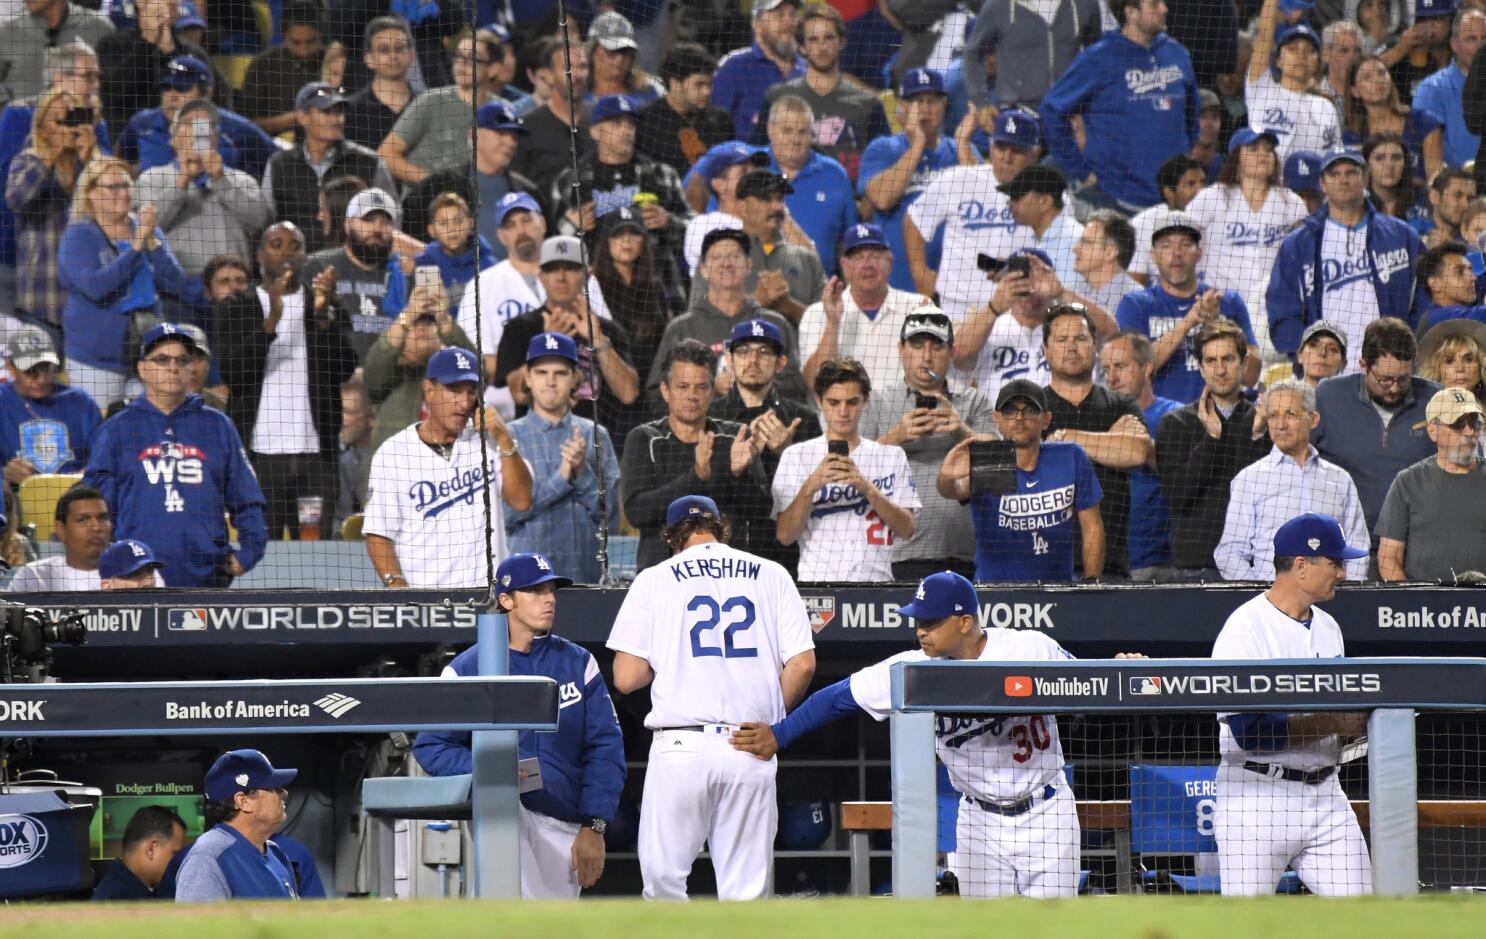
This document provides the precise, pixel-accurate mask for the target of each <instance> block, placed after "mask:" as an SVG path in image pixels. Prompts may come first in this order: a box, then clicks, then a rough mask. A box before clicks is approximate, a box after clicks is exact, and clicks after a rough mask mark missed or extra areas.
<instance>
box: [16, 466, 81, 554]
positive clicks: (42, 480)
mask: <svg viewBox="0 0 1486 939" xmlns="http://www.w3.org/2000/svg"><path fill="white" fill-rule="evenodd" d="M82 478H83V474H82V473H37V474H36V475H35V476H32V477H31V478H30V479H28V480H26V481H25V482H23V483H21V495H20V507H21V520H20V524H21V525H35V526H36V537H37V539H38V540H41V541H50V540H51V537H52V516H53V514H54V513H55V512H56V510H57V500H58V499H60V498H62V494H63V493H64V492H66V491H67V490H69V489H71V488H72V487H73V486H75V485H77V484H78V483H80V482H82Z"/></svg>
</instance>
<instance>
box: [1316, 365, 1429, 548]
mask: <svg viewBox="0 0 1486 939" xmlns="http://www.w3.org/2000/svg"><path fill="white" fill-rule="evenodd" d="M1409 382H1410V385H1409V390H1408V393H1407V395H1406V396H1405V398H1404V402H1405V403H1404V407H1403V410H1401V411H1399V412H1398V413H1396V414H1394V415H1393V419H1392V420H1391V421H1389V422H1388V423H1387V424H1386V425H1385V424H1384V423H1383V419H1382V417H1380V416H1379V415H1378V409H1377V408H1375V407H1373V404H1372V400H1371V399H1370V398H1369V397H1368V395H1367V386H1366V385H1364V384H1363V381H1362V374H1361V373H1360V372H1359V373H1354V374H1352V375H1338V376H1337V377H1335V378H1327V379H1325V380H1323V381H1322V382H1321V384H1319V385H1317V386H1316V410H1317V411H1318V412H1319V413H1320V415H1321V423H1320V425H1319V426H1317V427H1316V429H1315V431H1313V432H1312V433H1311V443H1312V444H1314V445H1315V448H1316V450H1317V451H1318V452H1319V453H1320V454H1321V456H1322V457H1323V458H1324V459H1327V460H1330V461H1331V462H1333V463H1335V464H1336V465H1337V466H1340V467H1341V468H1342V469H1344V470H1346V471H1347V473H1348V475H1350V476H1351V477H1352V482H1353V483H1354V484H1356V486H1357V498H1358V500H1359V501H1360V502H1361V503H1362V514H1363V515H1364V516H1366V518H1367V530H1368V531H1372V530H1373V529H1374V528H1375V527H1376V526H1377V523H1378V513H1379V512H1381V511H1382V509H1383V499H1384V497H1386V496H1387V495H1388V487H1389V486H1391V485H1393V477H1395V476H1397V475H1398V474H1399V473H1400V472H1401V471H1403V470H1404V469H1407V468H1408V467H1410V466H1413V465H1414V464H1415V463H1417V462H1419V461H1420V460H1422V459H1424V458H1425V457H1432V456H1434V452H1435V447H1434V442H1433V441H1431V440H1430V439H1429V431H1428V430H1427V429H1426V421H1425V414H1424V409H1425V408H1426V407H1427V406H1428V404H1429V399H1430V398H1432V397H1434V393H1435V392H1436V391H1439V390H1440V386H1439V385H1437V384H1435V383H1434V382H1432V381H1425V380H1424V379H1422V378H1411V379H1409Z"/></svg>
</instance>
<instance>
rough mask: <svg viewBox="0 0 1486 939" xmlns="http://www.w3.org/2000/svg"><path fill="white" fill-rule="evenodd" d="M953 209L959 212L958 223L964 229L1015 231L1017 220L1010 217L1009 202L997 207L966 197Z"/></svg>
mask: <svg viewBox="0 0 1486 939" xmlns="http://www.w3.org/2000/svg"><path fill="white" fill-rule="evenodd" d="M955 211H957V212H959V214H960V224H961V225H962V226H963V227H964V228H965V230H966V231H993V230H995V231H1000V230H1004V231H1008V232H1011V231H1016V225H1017V222H1016V219H1015V218H1012V215H1011V205H1010V204H1009V203H1007V204H1005V205H1003V206H1002V207H1001V208H999V209H998V208H996V207H995V206H994V205H992V206H987V205H986V204H985V203H984V202H981V201H980V200H979V199H966V200H965V201H964V202H961V203H960V204H959V205H958V206H957V207H956V208H955Z"/></svg>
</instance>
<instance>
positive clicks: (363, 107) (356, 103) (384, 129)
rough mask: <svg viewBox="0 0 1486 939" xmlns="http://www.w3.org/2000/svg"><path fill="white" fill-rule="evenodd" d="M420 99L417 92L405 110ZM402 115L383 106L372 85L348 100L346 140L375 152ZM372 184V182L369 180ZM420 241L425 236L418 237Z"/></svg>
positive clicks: (404, 106) (409, 100)
mask: <svg viewBox="0 0 1486 939" xmlns="http://www.w3.org/2000/svg"><path fill="white" fill-rule="evenodd" d="M416 97H418V94H417V92H414V93H413V97H412V98H409V99H408V101H407V104H404V105H403V108H405V109H406V108H407V106H408V104H412V103H413V98H416ZM399 113H401V112H398V111H394V110H392V109H391V108H389V107H387V105H385V104H383V103H382V102H381V101H380V100H379V99H378V98H377V96H376V95H374V94H372V88H371V85H367V86H366V87H365V88H362V89H361V90H360V91H357V92H355V93H354V94H352V95H350V96H349V97H347V98H346V139H347V140H350V141H351V142H352V143H359V144H361V145H362V146H363V147H366V148H367V149H369V150H375V149H377V148H378V147H380V146H381V145H382V140H383V139H384V138H386V136H387V134H388V133H390V132H391V131H392V125H393V124H395V123H397V115H398V114H399ZM368 182H370V180H368ZM418 237H419V238H420V239H421V238H422V237H423V235H421V234H420V235H419V236H418Z"/></svg>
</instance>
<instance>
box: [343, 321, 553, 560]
mask: <svg viewBox="0 0 1486 939" xmlns="http://www.w3.org/2000/svg"><path fill="white" fill-rule="evenodd" d="M424 374H425V376H426V377H425V378H424V379H423V400H424V404H425V406H426V408H427V409H428V417H426V418H424V419H423V420H421V421H419V422H418V423H416V424H414V425H413V426H411V427H409V428H407V429H406V430H403V431H400V432H398V433H397V434H395V435H393V436H392V437H389V438H387V441H386V442H385V443H383V444H382V446H381V447H379V448H378V449H377V452H376V455H375V456H373V457H372V468H371V482H370V485H368V487H367V493H366V499H367V505H366V520H365V522H364V523H363V524H362V531H363V532H364V533H365V535H366V553H367V555H368V556H369V557H370V558H371V562H372V566H373V567H375V568H376V572H377V577H379V578H380V579H381V581H382V583H383V584H385V585H386V586H388V587H472V586H478V585H481V584H484V583H485V582H486V565H487V564H490V565H492V566H493V565H494V564H498V563H500V561H502V560H503V559H504V558H505V557H506V555H507V554H509V553H510V552H509V551H508V550H507V548H506V523H505V520H504V519H503V518H502V517H501V515H502V513H501V504H502V503H504V504H506V505H509V506H510V507H511V508H513V509H515V510H516V511H518V512H522V511H525V510H526V509H529V508H531V497H532V479H531V467H530V466H529V465H527V462H526V460H524V459H522V458H521V455H520V454H519V453H518V452H517V450H518V449H519V447H518V445H517V443H516V441H515V439H514V438H512V437H511V433H510V431H508V430H507V429H506V425H505V424H504V423H502V422H501V419H500V417H499V415H497V414H496V412H495V409H494V408H483V409H481V408H478V407H477V404H478V401H479V389H480V376H479V373H478V372H476V371H475V357H474V356H473V355H472V354H470V353H469V352H466V351H465V350H463V349H458V348H453V349H440V350H439V351H438V352H435V353H434V354H433V356H432V357H431V358H429V360H428V368H427V370H426V371H425V373H424ZM477 411H478V412H479V413H478V414H477V413H476V412H477ZM472 417H473V418H475V420H474V421H473V422H472V421H471V418H472ZM481 428H483V429H484V432H485V433H487V434H488V439H487V440H485V441H483V442H482V441H481V440H480V437H479V435H480V433H481ZM482 451H483V452H482ZM491 480H493V481H494V483H495V485H496V487H498V489H499V491H500V498H499V499H496V498H495V497H494V495H495V494H494V493H492V494H491V499H490V512H491V514H492V515H493V516H494V517H493V518H491V519H490V520H489V524H488V525H487V523H486V520H485V505H484V499H482V498H481V497H480V488H481V487H482V486H486V485H489V483H490V481H491ZM487 529H488V535H487ZM487 559H488V560H487Z"/></svg>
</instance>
